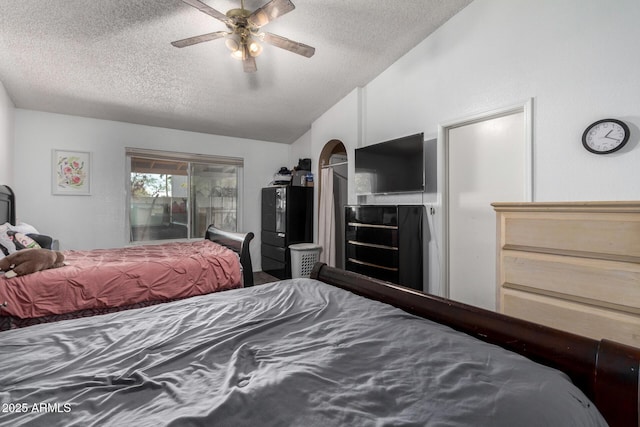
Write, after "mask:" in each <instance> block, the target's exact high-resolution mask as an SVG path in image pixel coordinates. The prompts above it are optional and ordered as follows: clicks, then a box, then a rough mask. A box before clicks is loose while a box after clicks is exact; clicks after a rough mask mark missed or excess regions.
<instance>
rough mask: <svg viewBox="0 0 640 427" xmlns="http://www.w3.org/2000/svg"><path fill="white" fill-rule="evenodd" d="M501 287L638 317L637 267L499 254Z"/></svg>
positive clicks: (639, 283) (639, 269) (529, 254)
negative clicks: (628, 313) (605, 308)
mask: <svg viewBox="0 0 640 427" xmlns="http://www.w3.org/2000/svg"><path fill="white" fill-rule="evenodd" d="M500 264H501V266H502V277H500V285H501V286H502V287H503V288H508V289H519V290H522V291H526V292H532V293H537V294H542V295H549V296H555V297H559V298H563V299H566V300H572V301H578V302H583V303H588V304H591V305H595V306H603V307H609V308H615V309H617V310H621V311H627V312H630V313H635V314H640V264H635V263H626V262H619V261H610V260H602V259H591V258H579V257H572V256H561V255H554V254H539V253H533V252H522V251H508V250H505V251H502V253H501V256H500Z"/></svg>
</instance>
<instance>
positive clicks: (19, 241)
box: [7, 230, 41, 250]
mask: <svg viewBox="0 0 640 427" xmlns="http://www.w3.org/2000/svg"><path fill="white" fill-rule="evenodd" d="M7 235H8V236H9V238H10V239H13V244H14V245H16V250H20V249H40V248H41V247H40V245H39V244H38V242H36V241H35V240H33V239H32V238H31V237H29V236H27V235H26V234H23V233H19V232H17V231H14V230H9V231H7Z"/></svg>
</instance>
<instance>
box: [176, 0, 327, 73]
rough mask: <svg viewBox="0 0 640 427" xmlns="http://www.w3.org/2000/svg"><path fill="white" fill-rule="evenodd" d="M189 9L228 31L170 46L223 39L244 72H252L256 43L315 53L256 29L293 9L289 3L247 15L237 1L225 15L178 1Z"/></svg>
mask: <svg viewBox="0 0 640 427" xmlns="http://www.w3.org/2000/svg"><path fill="white" fill-rule="evenodd" d="M182 1H183V2H184V3H186V4H188V5H189V6H193V7H195V8H196V9H198V10H199V11H200V12H203V13H206V14H207V15H209V16H212V17H214V18H216V19H218V20H220V21H222V22H223V23H224V24H225V25H226V26H227V28H228V29H229V31H215V32H213V33H208V34H202V35H199V36H194V37H189V38H186V39H183V40H177V41H175V42H172V43H171V44H172V45H174V46H175V47H187V46H191V45H194V44H197V43H202V42H207V41H211V40H216V39H219V38H225V39H226V40H225V44H226V45H227V47H228V48H229V50H231V56H232V57H234V58H236V59H240V60H242V64H243V68H244V71H245V72H247V73H253V72H255V71H256V70H257V69H258V68H257V67H256V59H255V58H256V56H258V55H260V53H261V52H262V46H261V45H260V43H259V42H266V43H269V44H271V45H273V46H276V47H279V48H281V49H285V50H288V51H290V52H293V53H297V54H298V55H302V56H306V57H307V58H310V57H312V56H313V54H314V53H315V51H316V49H315V48H314V47H311V46H308V45H306V44H303V43H298V42H295V41H293V40H289V39H287V38H285V37H282V36H278V35H275V34H272V33H267V32H262V31H260V29H261V28H262V27H263V26H265V25H267V24H268V23H269V22H271V21H273V20H274V19H276V18H277V17H279V16H282V15H284V14H285V13H287V12H291V11H292V10H293V9H295V6H294V5H293V3H291V1H289V0H271V1H270V2H268V3H267V4H265V5H264V6H262V7H260V8H258V9H256V10H255V11H253V12H249V11H248V10H247V9H245V8H244V0H241V6H240V8H239V9H231V10H229V11H228V12H227V13H226V14H224V13H221V12H219V11H217V10H215V9H214V8H212V7H210V6H208V5H206V4H204V3H203V2H201V1H199V0H182Z"/></svg>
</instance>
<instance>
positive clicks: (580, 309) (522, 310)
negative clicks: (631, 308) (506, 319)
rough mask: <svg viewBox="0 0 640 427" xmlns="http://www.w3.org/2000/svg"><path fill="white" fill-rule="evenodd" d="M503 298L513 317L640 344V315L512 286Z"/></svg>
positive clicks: (504, 306) (636, 344) (597, 337)
mask: <svg viewBox="0 0 640 427" xmlns="http://www.w3.org/2000/svg"><path fill="white" fill-rule="evenodd" d="M501 299H502V312H503V313H504V314H507V315H509V316H513V317H518V318H520V319H524V320H528V321H530V322H535V323H539V324H542V325H546V326H550V327H552V328H556V329H560V330H563V331H568V332H572V333H574V334H578V335H582V336H586V337H590V338H593V339H598V340H599V339H602V338H607V339H610V340H614V341H618V342H621V343H624V344H629V345H633V346H636V347H640V317H638V316H636V315H632V314H626V313H622V312H619V311H614V310H607V309H605V308H599V307H594V306H592V305H588V304H580V303H576V302H571V301H565V300H561V299H558V298H551V297H547V296H544V295H536V294H531V293H527V292H520V291H518V290H512V289H503V290H502V291H501Z"/></svg>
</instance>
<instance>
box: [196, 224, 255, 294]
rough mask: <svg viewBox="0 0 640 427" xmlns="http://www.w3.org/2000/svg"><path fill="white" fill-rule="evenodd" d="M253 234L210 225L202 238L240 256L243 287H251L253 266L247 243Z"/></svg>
mask: <svg viewBox="0 0 640 427" xmlns="http://www.w3.org/2000/svg"><path fill="white" fill-rule="evenodd" d="M253 237H254V234H253V233H252V232H249V233H234V232H231V231H224V230H220V229H219V228H216V227H214V226H213V225H210V226H209V227H208V228H207V232H206V234H205V236H204V238H205V239H208V240H211V241H212V242H215V243H217V244H219V245H222V246H226V247H227V248H229V249H231V250H232V251H234V252H235V253H237V254H238V255H239V256H240V264H242V279H243V281H244V286H245V287H249V286H253V265H252V263H251V253H250V252H249V243H250V242H251V240H252V239H253Z"/></svg>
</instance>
